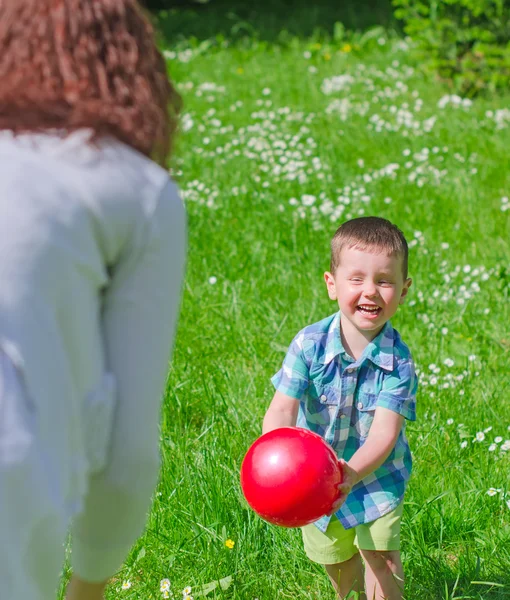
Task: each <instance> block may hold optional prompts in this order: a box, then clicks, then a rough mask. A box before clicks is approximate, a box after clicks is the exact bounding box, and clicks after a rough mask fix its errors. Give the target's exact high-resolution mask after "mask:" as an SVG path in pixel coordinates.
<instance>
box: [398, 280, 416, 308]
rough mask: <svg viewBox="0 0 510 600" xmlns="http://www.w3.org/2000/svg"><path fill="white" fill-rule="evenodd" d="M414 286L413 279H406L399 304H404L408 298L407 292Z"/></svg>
mask: <svg viewBox="0 0 510 600" xmlns="http://www.w3.org/2000/svg"><path fill="white" fill-rule="evenodd" d="M412 285H413V280H412V279H411V278H408V279H406V281H405V283H404V287H403V288H402V293H401V294H400V300H399V304H404V302H405V300H406V296H407V292H408V291H409V288H410V287H411V286H412Z"/></svg>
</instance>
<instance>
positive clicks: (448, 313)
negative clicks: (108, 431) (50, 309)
mask: <svg viewBox="0 0 510 600" xmlns="http://www.w3.org/2000/svg"><path fill="white" fill-rule="evenodd" d="M382 4H383V3H376V2H372V5H370V3H366V5H365V8H364V9H363V10H361V9H359V10H354V9H353V6H356V5H355V4H352V3H351V4H349V3H347V4H346V3H344V4H343V5H342V8H338V9H332V8H331V7H329V8H328V6H327V5H322V4H320V3H317V5H316V6H315V7H314V8H313V9H309V12H308V13H307V12H306V10H305V9H304V8H303V7H304V6H305V5H303V7H301V5H300V4H299V3H296V4H295V5H292V3H289V4H288V5H285V4H283V3H278V2H276V3H275V6H273V7H272V6H271V5H268V6H267V7H265V8H264V7H262V6H261V7H259V12H258V13H256V14H255V15H250V14H249V12H250V11H248V9H246V8H244V9H243V8H242V7H241V8H238V7H236V6H235V4H231V5H223V4H221V3H218V4H216V5H214V4H213V5H211V6H205V7H197V8H195V9H189V8H188V9H186V8H181V9H176V10H175V11H174V12H169V13H167V14H166V15H164V16H163V18H162V20H161V26H162V31H163V33H164V37H163V38H162V42H161V43H162V44H163V45H164V48H165V53H166V56H167V58H168V65H169V69H170V72H171V75H172V78H173V80H174V81H175V82H176V83H177V85H178V86H179V89H180V91H181V93H182V95H183V99H184V115H183V129H184V131H183V134H182V136H181V139H180V144H179V147H178V150H177V155H176V156H177V157H176V159H175V161H174V167H173V170H174V175H175V177H176V179H177V180H178V182H179V185H180V187H181V190H182V193H183V196H184V197H185V199H186V203H187V207H188V212H189V264H188V272H187V278H186V284H185V288H184V294H183V307H182V316H181V320H180V326H179V331H178V338H177V344H176V348H175V353H174V360H173V365H172V368H171V372H170V375H169V379H168V385H167V391H166V397H165V403H164V414H163V427H162V450H163V472H162V480H161V484H160V486H159V488H158V490H157V493H156V496H155V502H154V507H153V510H152V513H151V516H150V520H149V526H148V530H147V532H146V534H145V536H144V537H143V538H142V539H141V540H140V541H139V543H138V544H137V545H136V547H135V548H134V550H133V552H132V554H131V556H130V557H129V559H128V560H127V562H126V564H125V567H124V568H123V570H122V571H121V572H120V573H119V575H118V578H117V579H116V580H115V581H114V583H113V584H112V586H111V588H110V591H109V594H108V596H107V597H108V598H109V599H113V598H125V599H146V600H149V599H158V598H161V597H163V594H162V592H160V580H162V579H163V578H169V580H170V582H171V589H172V591H173V594H174V597H175V598H180V597H182V589H183V588H185V587H186V586H191V588H192V595H193V597H195V598H198V597H201V595H205V594H207V597H208V598H225V599H239V600H254V599H258V600H273V599H274V598H278V599H284V598H289V599H305V598H309V599H315V598H321V599H326V600H333V598H334V594H333V592H332V589H330V585H329V583H328V581H327V578H326V576H325V574H324V573H323V571H322V569H321V568H320V567H317V566H316V565H313V564H311V563H310V562H309V561H308V560H307V558H306V557H305V555H304V552H303V550H302V547H301V540H300V532H299V531H296V530H286V529H280V528H277V527H273V526H269V525H267V524H266V523H264V522H263V521H261V520H260V519H259V518H257V517H256V516H255V514H254V513H252V512H251V511H250V510H249V509H248V507H247V506H246V505H245V503H244V502H243V499H242V495H241V491H240V485H239V476H238V473H239V468H240V464H241V461H242V458H243V456H244V453H245V452H246V450H247V448H248V446H249V445H250V444H251V443H252V442H253V441H254V440H255V438H256V437H257V436H258V435H259V434H260V430H261V420H262V416H263V414H264V411H265V409H266V407H267V405H268V403H269V401H270V399H271V397H272V393H273V390H272V386H271V384H270V381H269V378H270V377H271V375H273V374H274V373H275V372H276V371H277V370H278V369H279V366H280V364H281V361H282V359H283V357H284V352H285V350H286V348H287V346H288V344H289V343H290V341H291V339H292V337H293V336H294V335H295V333H297V331H298V330H299V329H301V328H302V327H304V326H305V325H307V324H310V323H313V322H315V321H318V320H320V319H321V318H323V317H325V316H327V315H329V314H331V313H333V312H334V311H335V308H336V307H335V305H334V304H333V303H331V301H330V300H328V298H327V294H326V289H325V285H324V283H323V280H322V274H323V272H324V271H325V270H326V269H327V268H328V262H329V254H328V248H329V240H330V238H331V236H332V234H333V232H334V231H335V229H336V228H337V227H338V225H339V224H340V223H342V222H343V221H344V220H346V219H349V218H351V217H354V216H358V215H363V214H365V215H379V216H383V217H386V218H388V219H390V220H392V221H394V222H396V223H397V224H398V225H399V226H400V228H401V229H402V230H403V231H404V233H405V234H406V236H407V239H408V241H409V243H410V246H411V250H410V260H409V267H410V275H411V277H412V278H413V286H412V288H411V292H410V296H409V298H410V300H409V301H408V303H407V304H406V305H405V306H404V307H403V308H402V309H401V310H400V312H399V313H397V315H396V318H395V319H394V320H393V325H394V326H395V327H396V328H397V329H398V330H399V331H400V332H401V334H402V336H403V338H404V339H405V340H406V342H407V343H408V345H409V346H410V348H411V350H412V351H413V355H414V358H415V360H416V363H417V366H418V368H419V371H420V382H421V385H420V389H419V396H418V420H417V421H416V422H415V423H411V424H409V426H408V436H409V438H410V443H411V447H412V449H413V453H414V472H413V477H412V480H411V483H410V486H409V491H408V494H407V496H406V502H405V510H404V520H403V532H402V555H403V560H404V567H405V571H406V577H407V582H406V595H405V597H406V599H408V600H421V599H423V600H435V599H452V600H453V599H454V598H457V599H460V598H475V599H477V598H487V599H500V598H510V485H509V479H510V476H509V474H510V441H508V440H509V439H510V402H509V390H510V376H509V368H508V365H509V359H510V352H509V351H510V326H509V321H510V311H509V292H510V263H509V256H510V244H509V239H510V209H509V210H505V208H509V201H508V197H509V196H510V175H509V160H508V146H509V142H510V135H509V134H510V111H509V110H508V109H506V108H505V107H507V106H508V101H509V98H510V97H509V96H507V97H499V98H480V99H476V100H473V102H469V101H464V102H462V103H460V104H459V103H458V101H456V99H455V98H453V99H452V98H451V96H449V94H451V92H450V91H449V90H448V89H447V88H446V87H444V86H442V85H441V84H439V83H437V82H434V81H433V80H427V79H425V78H424V77H423V75H422V74H421V73H420V70H419V64H416V63H415V62H413V60H412V59H411V58H410V45H411V44H412V42H411V41H410V40H408V41H406V40H405V39H404V38H403V37H402V36H400V37H399V36H398V35H397V34H396V33H393V29H392V27H393V24H392V21H391V18H390V16H388V13H387V11H386V12H384V11H382V12H380V13H378V8H377V7H380V6H381V5H382ZM236 10H237V12H236ZM381 10H382V9H381ZM243 11H244V12H243ZM342 11H343V12H342ZM340 20H343V21H344V23H346V24H347V25H349V26H352V27H354V28H357V29H358V31H359V33H353V34H350V33H345V32H343V30H342V28H341V27H340V26H339V25H337V26H334V23H335V21H340ZM375 23H383V24H384V25H385V29H382V28H378V29H372V30H370V29H369V30H368V31H369V33H366V31H367V29H366V27H367V26H373V25H374V24H375ZM284 28H285V29H286V31H283V29H284ZM363 32H365V33H363ZM140 375H141V376H143V374H140ZM141 401H143V399H141ZM133 485H136V480H133ZM227 539H230V540H233V541H234V542H235V544H234V546H233V548H229V547H227V546H226V545H225V542H226V540H227ZM230 545H231V544H230ZM219 580H222V586H220V585H219V584H216V587H214V586H215V584H214V583H212V584H211V586H209V587H205V588H204V585H205V584H208V583H210V582H215V581H216V582H217V581H219ZM127 581H129V583H130V584H131V587H129V589H125V590H123V589H122V583H123V582H127ZM224 588H225V589H224Z"/></svg>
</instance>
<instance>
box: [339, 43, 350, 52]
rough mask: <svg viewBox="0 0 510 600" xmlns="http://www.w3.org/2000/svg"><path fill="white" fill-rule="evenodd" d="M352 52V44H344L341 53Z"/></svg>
mask: <svg viewBox="0 0 510 600" xmlns="http://www.w3.org/2000/svg"><path fill="white" fill-rule="evenodd" d="M351 50H352V46H351V45H350V44H344V45H343V46H342V47H341V48H340V51H341V52H350V51H351Z"/></svg>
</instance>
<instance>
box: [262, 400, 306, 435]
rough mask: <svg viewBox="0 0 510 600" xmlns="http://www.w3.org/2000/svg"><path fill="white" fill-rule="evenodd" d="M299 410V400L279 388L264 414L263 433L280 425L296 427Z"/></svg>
mask: <svg viewBox="0 0 510 600" xmlns="http://www.w3.org/2000/svg"><path fill="white" fill-rule="evenodd" d="M298 411H299V400H296V399H295V398H292V396H287V395H286V394H282V392H279V391H278V390H277V391H276V392H275V395H274V396H273V399H272V400H271V404H270V405H269V408H268V409H267V411H266V414H265V415H264V421H263V423H262V433H263V434H264V433H268V432H269V431H272V430H273V429H278V428H280V427H295V426H296V421H297V416H298Z"/></svg>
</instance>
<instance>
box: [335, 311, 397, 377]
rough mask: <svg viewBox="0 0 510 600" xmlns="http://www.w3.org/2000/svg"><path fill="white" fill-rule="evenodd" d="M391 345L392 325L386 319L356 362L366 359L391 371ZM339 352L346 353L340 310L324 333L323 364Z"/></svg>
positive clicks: (392, 360) (392, 338) (392, 341)
mask: <svg viewBox="0 0 510 600" xmlns="http://www.w3.org/2000/svg"><path fill="white" fill-rule="evenodd" d="M393 347H394V334H393V327H392V326H391V323H390V322H389V321H387V322H386V324H385V325H384V327H383V328H382V330H381V331H380V333H379V334H378V335H377V337H375V338H374V339H373V340H372V341H371V342H370V343H369V344H368V346H367V347H366V348H365V350H364V351H363V354H362V355H361V357H360V358H359V360H357V361H356V362H357V363H359V364H360V365H361V364H362V363H363V362H364V361H365V360H367V359H368V360H370V361H371V362H373V363H374V364H376V365H377V366H378V367H381V368H382V369H384V370H385V371H393V369H394V356H393ZM339 354H347V352H346V350H345V348H344V346H343V344H342V338H341V336H340V311H339V312H337V313H336V315H335V316H334V318H333V320H332V321H331V324H330V326H329V329H328V332H327V334H326V347H325V352H324V364H329V363H330V362H331V361H332V360H333V359H334V358H335V357H336V356H338V355H339Z"/></svg>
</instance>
